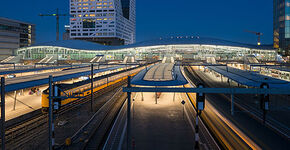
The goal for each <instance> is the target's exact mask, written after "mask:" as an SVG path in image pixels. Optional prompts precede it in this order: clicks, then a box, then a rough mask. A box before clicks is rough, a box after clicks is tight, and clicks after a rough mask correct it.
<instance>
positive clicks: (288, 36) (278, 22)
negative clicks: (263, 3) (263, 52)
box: [273, 0, 290, 55]
mask: <svg viewBox="0 0 290 150" xmlns="http://www.w3.org/2000/svg"><path fill="white" fill-rule="evenodd" d="M273 6H274V7H273V8H274V11H273V12H274V14H273V17H274V18H273V21H274V24H273V28H274V29H273V40H274V48H277V49H278V51H279V53H281V54H282V55H290V0H274V5H273Z"/></svg>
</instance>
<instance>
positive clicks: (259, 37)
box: [245, 30, 263, 45]
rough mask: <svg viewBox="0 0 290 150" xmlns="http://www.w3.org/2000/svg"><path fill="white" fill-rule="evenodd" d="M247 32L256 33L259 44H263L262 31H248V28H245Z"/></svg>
mask: <svg viewBox="0 0 290 150" xmlns="http://www.w3.org/2000/svg"><path fill="white" fill-rule="evenodd" d="M245 32H248V33H252V34H256V35H257V36H258V43H257V44H258V45H261V36H262V35H263V33H261V32H255V31H248V30H245Z"/></svg>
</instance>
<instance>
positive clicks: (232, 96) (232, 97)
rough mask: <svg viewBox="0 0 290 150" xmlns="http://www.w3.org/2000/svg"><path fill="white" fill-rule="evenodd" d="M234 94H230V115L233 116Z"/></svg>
mask: <svg viewBox="0 0 290 150" xmlns="http://www.w3.org/2000/svg"><path fill="white" fill-rule="evenodd" d="M234 98H235V96H234V94H231V115H232V116H233V115H234V114H235V102H234Z"/></svg>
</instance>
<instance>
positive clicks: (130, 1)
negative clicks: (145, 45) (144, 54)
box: [70, 0, 136, 45]
mask: <svg viewBox="0 0 290 150" xmlns="http://www.w3.org/2000/svg"><path fill="white" fill-rule="evenodd" d="M135 5H136V1H135V0H70V14H71V15H72V17H71V18H70V38H71V39H79V40H88V41H93V42H97V43H101V44H104V45H124V44H125V45H126V44H132V43H135V41H136V6H135Z"/></svg>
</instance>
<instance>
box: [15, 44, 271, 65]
mask: <svg viewBox="0 0 290 150" xmlns="http://www.w3.org/2000/svg"><path fill="white" fill-rule="evenodd" d="M48 54H49V55H58V59H59V60H67V59H70V60H83V59H92V58H94V57H95V56H96V55H105V56H109V59H116V60H122V59H123V58H124V57H125V56H127V55H134V56H135V57H136V59H140V60H141V59H143V60H144V59H146V58H147V57H152V56H158V57H159V58H163V57H164V56H166V55H168V54H172V55H176V56H177V55H178V56H182V57H183V58H194V59H197V60H204V59H205V58H206V57H215V58H216V59H217V60H218V59H219V60H241V59H242V58H243V56H246V55H255V56H256V57H257V58H258V59H259V60H262V61H275V59H276V55H277V53H276V51H275V50H269V49H252V48H246V47H233V46H218V45H200V44H179V45H159V46H158V45H156V46H140V47H132V48H122V49H116V50H79V49H71V48H64V47H56V46H37V47H27V48H21V49H18V50H17V55H21V56H22V58H23V59H28V60H33V59H42V58H44V57H45V56H46V55H48Z"/></svg>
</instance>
